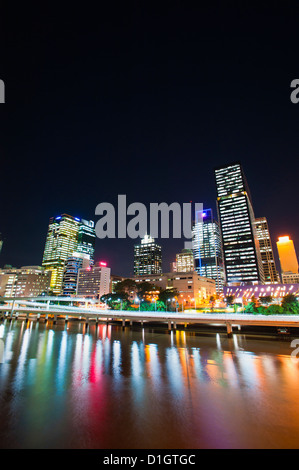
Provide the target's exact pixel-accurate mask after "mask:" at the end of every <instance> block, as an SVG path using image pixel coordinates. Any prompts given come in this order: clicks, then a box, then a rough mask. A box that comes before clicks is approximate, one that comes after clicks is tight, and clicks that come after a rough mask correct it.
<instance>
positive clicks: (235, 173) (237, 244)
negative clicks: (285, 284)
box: [215, 163, 264, 285]
mask: <svg viewBox="0 0 299 470" xmlns="http://www.w3.org/2000/svg"><path fill="white" fill-rule="evenodd" d="M215 177H216V187H217V210H218V215H219V222H220V228H221V238H222V247H223V255H224V265H225V277H226V284H227V285H238V284H258V283H261V284H263V283H264V272H263V266H262V259H261V255H260V251H259V242H258V239H257V234H256V230H255V224H254V221H255V217H254V213H253V209H252V202H251V196H250V192H249V188H248V184H247V181H246V178H245V175H244V172H243V169H242V166H241V164H240V163H232V164H229V165H225V166H222V167H219V168H216V169H215Z"/></svg>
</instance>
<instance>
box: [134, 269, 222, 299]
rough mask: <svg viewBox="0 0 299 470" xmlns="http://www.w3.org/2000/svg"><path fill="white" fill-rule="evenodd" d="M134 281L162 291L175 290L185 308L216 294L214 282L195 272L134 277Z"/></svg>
mask: <svg viewBox="0 0 299 470" xmlns="http://www.w3.org/2000/svg"><path fill="white" fill-rule="evenodd" d="M134 280H135V281H136V283H139V282H149V283H151V284H153V285H154V286H157V287H158V288H160V289H162V290H165V289H171V288H173V289H177V291H178V293H179V296H178V297H179V302H184V303H185V305H186V306H194V305H197V306H199V305H200V304H201V303H202V302H204V301H206V300H209V298H210V297H211V296H214V295H215V294H216V285H215V281H214V280H213V279H207V278H205V277H202V276H199V274H198V273H197V272H196V271H193V272H189V273H187V272H176V273H173V272H170V273H163V274H160V275H155V274H152V275H143V276H134Z"/></svg>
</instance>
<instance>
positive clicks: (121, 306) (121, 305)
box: [117, 299, 123, 310]
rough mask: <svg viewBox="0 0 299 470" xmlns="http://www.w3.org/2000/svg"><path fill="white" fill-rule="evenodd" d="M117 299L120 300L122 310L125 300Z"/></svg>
mask: <svg viewBox="0 0 299 470" xmlns="http://www.w3.org/2000/svg"><path fill="white" fill-rule="evenodd" d="M117 300H118V302H120V305H121V307H120V309H121V310H122V309H123V301H122V299H117Z"/></svg>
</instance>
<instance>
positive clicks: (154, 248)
mask: <svg viewBox="0 0 299 470" xmlns="http://www.w3.org/2000/svg"><path fill="white" fill-rule="evenodd" d="M159 273H162V251H161V246H160V245H157V243H155V240H154V238H151V237H150V236H148V235H145V237H144V238H143V239H142V240H141V243H140V244H139V245H135V247H134V274H135V275H142V274H159Z"/></svg>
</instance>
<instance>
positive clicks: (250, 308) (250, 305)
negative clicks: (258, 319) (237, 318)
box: [245, 302, 257, 313]
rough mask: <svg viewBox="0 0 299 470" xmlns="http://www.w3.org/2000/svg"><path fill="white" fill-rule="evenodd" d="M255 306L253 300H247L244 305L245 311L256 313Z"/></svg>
mask: <svg viewBox="0 0 299 470" xmlns="http://www.w3.org/2000/svg"><path fill="white" fill-rule="evenodd" d="M256 311H257V310H256V306H255V303H254V302H249V303H248V304H247V305H246V307H245V312H246V313H256Z"/></svg>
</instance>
